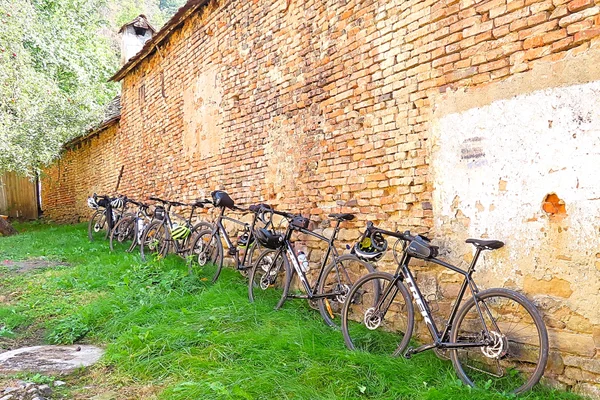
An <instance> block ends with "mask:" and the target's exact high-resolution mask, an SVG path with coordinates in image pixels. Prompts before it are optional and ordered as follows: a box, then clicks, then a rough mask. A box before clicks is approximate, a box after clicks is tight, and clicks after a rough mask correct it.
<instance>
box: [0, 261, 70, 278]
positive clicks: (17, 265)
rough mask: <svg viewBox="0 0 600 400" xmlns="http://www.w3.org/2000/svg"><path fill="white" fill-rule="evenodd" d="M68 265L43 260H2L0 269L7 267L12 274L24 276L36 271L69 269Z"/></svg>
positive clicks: (61, 262)
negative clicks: (55, 268)
mask: <svg viewBox="0 0 600 400" xmlns="http://www.w3.org/2000/svg"><path fill="white" fill-rule="evenodd" d="M67 266H69V264H68V263H66V262H63V261H49V260H41V259H35V258H34V259H31V260H25V261H13V260H0V267H6V268H8V270H9V271H11V272H16V273H18V274H23V273H26V272H29V271H33V270H36V269H44V268H54V267H67Z"/></svg>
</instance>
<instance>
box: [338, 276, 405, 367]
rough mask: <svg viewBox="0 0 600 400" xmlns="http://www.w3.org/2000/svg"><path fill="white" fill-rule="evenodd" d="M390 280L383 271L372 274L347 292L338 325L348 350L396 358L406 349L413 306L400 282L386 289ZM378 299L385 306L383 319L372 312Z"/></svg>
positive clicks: (364, 277)
mask: <svg viewBox="0 0 600 400" xmlns="http://www.w3.org/2000/svg"><path fill="white" fill-rule="evenodd" d="M394 279H395V278H394V277H393V276H392V275H390V274H388V273H386V272H373V273H371V274H368V275H365V276H363V277H362V278H360V279H359V280H358V281H357V282H356V283H355V284H354V286H353V287H352V289H351V290H350V293H348V297H347V299H348V300H347V301H346V302H345V303H344V308H343V310H342V326H341V328H342V333H343V335H344V342H345V343H346V347H348V349H350V350H358V351H366V352H370V353H378V354H391V355H392V356H398V355H400V354H402V352H403V351H404V349H406V347H407V346H408V343H409V341H410V338H411V336H412V332H413V329H414V324H415V321H414V309H413V304H412V301H411V297H410V295H409V293H408V289H406V287H405V286H404V285H403V284H402V282H401V281H400V280H397V281H396V285H395V289H394V288H392V289H390V290H388V288H390V287H391V286H390V285H391V283H392V282H393V281H394ZM398 294H400V296H398ZM382 296H386V298H385V299H382V300H383V301H385V303H386V304H387V306H388V307H387V308H388V310H386V312H385V313H384V314H383V318H382V317H381V316H380V315H377V313H375V312H374V311H373V309H374V308H375V305H376V304H377V303H378V302H379V300H380V297H382ZM402 316H404V317H405V318H402ZM357 320H358V321H357ZM399 336H400V338H399Z"/></svg>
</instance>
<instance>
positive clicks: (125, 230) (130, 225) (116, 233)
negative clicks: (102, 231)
mask: <svg viewBox="0 0 600 400" xmlns="http://www.w3.org/2000/svg"><path fill="white" fill-rule="evenodd" d="M134 226H135V220H134V219H133V217H131V216H125V217H123V218H121V219H120V220H119V222H117V223H116V224H115V227H114V228H113V230H112V231H110V237H109V247H110V251H114V241H115V240H116V241H118V242H119V243H123V242H124V241H125V240H126V239H128V238H131V236H132V234H135V228H134ZM123 235H125V236H123Z"/></svg>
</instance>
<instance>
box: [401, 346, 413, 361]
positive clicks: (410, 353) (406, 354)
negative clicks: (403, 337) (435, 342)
mask: <svg viewBox="0 0 600 400" xmlns="http://www.w3.org/2000/svg"><path fill="white" fill-rule="evenodd" d="M414 351H415V349H414V348H412V347H409V348H408V349H406V351H405V352H404V354H403V355H402V356H403V357H404V358H405V359H407V360H410V359H411V358H412V356H413V352H414Z"/></svg>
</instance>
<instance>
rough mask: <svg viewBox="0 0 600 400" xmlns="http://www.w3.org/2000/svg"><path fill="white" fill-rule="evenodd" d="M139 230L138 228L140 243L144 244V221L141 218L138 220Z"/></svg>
mask: <svg viewBox="0 0 600 400" xmlns="http://www.w3.org/2000/svg"><path fill="white" fill-rule="evenodd" d="M137 228H138V237H137V240H138V243H141V242H142V234H143V233H144V221H143V220H142V219H141V218H138V220H137Z"/></svg>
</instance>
